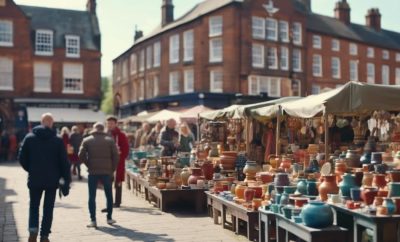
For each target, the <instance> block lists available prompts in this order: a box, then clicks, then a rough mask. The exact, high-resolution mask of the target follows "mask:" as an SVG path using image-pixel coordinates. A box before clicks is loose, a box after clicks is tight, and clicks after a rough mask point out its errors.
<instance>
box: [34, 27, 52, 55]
mask: <svg viewBox="0 0 400 242" xmlns="http://www.w3.org/2000/svg"><path fill="white" fill-rule="evenodd" d="M35 43H36V45H35V53H36V55H53V32H52V31H50V30H37V31H36V42H35Z"/></svg>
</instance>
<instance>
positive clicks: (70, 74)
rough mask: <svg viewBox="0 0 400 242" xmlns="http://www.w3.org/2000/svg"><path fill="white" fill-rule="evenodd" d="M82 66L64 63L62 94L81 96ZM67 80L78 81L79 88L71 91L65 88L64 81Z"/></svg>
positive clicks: (82, 86) (82, 82) (82, 88)
mask: <svg viewBox="0 0 400 242" xmlns="http://www.w3.org/2000/svg"><path fill="white" fill-rule="evenodd" d="M83 68H84V67H83V64H80V63H64V64H63V85H62V86H63V90H62V93H71V94H72V93H76V94H82V93H83V91H84V80H83V73H84V72H83ZM68 79H72V80H79V81H80V83H79V84H80V87H79V89H77V90H71V89H69V88H67V83H66V81H67V80H68Z"/></svg>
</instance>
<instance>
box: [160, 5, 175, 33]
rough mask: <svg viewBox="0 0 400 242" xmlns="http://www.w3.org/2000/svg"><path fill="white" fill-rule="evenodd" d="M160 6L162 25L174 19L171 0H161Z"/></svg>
mask: <svg viewBox="0 0 400 242" xmlns="http://www.w3.org/2000/svg"><path fill="white" fill-rule="evenodd" d="M162 1H163V3H162V6H161V13H162V16H161V25H162V26H163V27H164V26H165V25H167V24H169V23H171V22H173V21H174V5H173V4H172V0H162Z"/></svg>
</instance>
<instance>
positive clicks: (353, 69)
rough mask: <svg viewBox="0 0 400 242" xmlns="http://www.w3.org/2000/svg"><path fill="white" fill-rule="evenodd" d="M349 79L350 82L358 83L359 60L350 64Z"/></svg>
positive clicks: (351, 61)
mask: <svg viewBox="0 0 400 242" xmlns="http://www.w3.org/2000/svg"><path fill="white" fill-rule="evenodd" d="M349 74H350V76H349V78H350V81H356V82H358V81H359V79H358V60H350V63H349Z"/></svg>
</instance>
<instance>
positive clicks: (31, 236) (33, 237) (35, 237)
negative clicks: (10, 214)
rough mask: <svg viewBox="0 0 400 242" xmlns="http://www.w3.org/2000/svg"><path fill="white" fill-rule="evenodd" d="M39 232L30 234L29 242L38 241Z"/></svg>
mask: <svg viewBox="0 0 400 242" xmlns="http://www.w3.org/2000/svg"><path fill="white" fill-rule="evenodd" d="M37 236H38V235H37V234H30V235H29V238H28V242H36V241H37Z"/></svg>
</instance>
